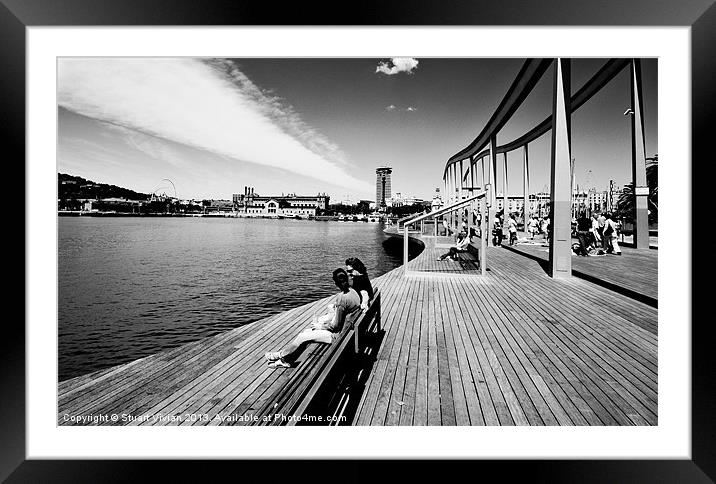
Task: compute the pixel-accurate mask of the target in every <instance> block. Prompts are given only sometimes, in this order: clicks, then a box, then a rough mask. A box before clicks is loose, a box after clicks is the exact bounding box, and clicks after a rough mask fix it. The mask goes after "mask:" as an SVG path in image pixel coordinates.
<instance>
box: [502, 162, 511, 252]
mask: <svg viewBox="0 0 716 484" xmlns="http://www.w3.org/2000/svg"><path fill="white" fill-rule="evenodd" d="M502 156H503V159H504V166H505V169H504V170H503V172H502V189H503V190H504V193H503V194H502V219H503V221H504V223H503V224H502V235H503V236H504V237H505V239H506V240H507V238H508V237H509V236H510V232H509V230H507V219H508V214H509V213H510V212H509V209H508V207H507V203H508V202H509V200H508V197H507V152H504V153H503V154H502Z"/></svg>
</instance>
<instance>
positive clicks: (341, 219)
mask: <svg viewBox="0 0 716 484" xmlns="http://www.w3.org/2000/svg"><path fill="white" fill-rule="evenodd" d="M338 221H339V222H345V221H346V216H345V215H340V216H339V217H338Z"/></svg>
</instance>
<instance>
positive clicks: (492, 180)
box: [487, 136, 497, 247]
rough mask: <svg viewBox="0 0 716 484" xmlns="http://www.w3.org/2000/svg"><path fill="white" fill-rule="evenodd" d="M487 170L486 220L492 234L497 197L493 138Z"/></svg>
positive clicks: (495, 154) (490, 241)
mask: <svg viewBox="0 0 716 484" xmlns="http://www.w3.org/2000/svg"><path fill="white" fill-rule="evenodd" d="M487 165H488V168H489V170H490V174H489V180H490V182H489V185H490V190H489V191H490V200H489V202H488V203H489V209H488V215H489V216H488V218H489V227H490V233H492V221H493V220H494V218H495V213H496V212H497V207H496V202H497V195H496V194H495V188H496V184H495V177H496V175H495V171H496V169H497V139H496V138H495V137H494V136H493V137H491V138H490V162H489V163H488V164H487ZM489 243H490V247H492V246H493V245H494V244H493V243H492V237H490V238H489Z"/></svg>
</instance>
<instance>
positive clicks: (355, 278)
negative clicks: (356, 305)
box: [346, 257, 373, 310]
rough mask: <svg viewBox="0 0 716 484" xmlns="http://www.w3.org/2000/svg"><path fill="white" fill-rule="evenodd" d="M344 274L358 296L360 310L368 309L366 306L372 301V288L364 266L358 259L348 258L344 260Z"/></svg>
mask: <svg viewBox="0 0 716 484" xmlns="http://www.w3.org/2000/svg"><path fill="white" fill-rule="evenodd" d="M346 272H347V273H348V277H349V279H350V283H351V287H352V288H353V289H355V291H356V292H357V293H358V294H359V295H360V307H361V309H364V310H365V309H368V305H369V304H370V302H371V301H372V300H373V286H372V285H371V283H370V279H368V270H367V269H366V267H365V264H363V262H362V261H361V260H360V259H359V258H358V257H350V258H348V259H346Z"/></svg>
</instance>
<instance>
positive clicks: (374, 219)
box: [368, 213, 380, 223]
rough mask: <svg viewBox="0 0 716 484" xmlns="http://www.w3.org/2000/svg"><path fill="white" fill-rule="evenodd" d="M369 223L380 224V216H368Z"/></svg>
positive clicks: (373, 214)
mask: <svg viewBox="0 0 716 484" xmlns="http://www.w3.org/2000/svg"><path fill="white" fill-rule="evenodd" d="M368 222H370V223H378V222H380V215H378V214H375V213H372V214H370V215H369V216H368Z"/></svg>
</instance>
